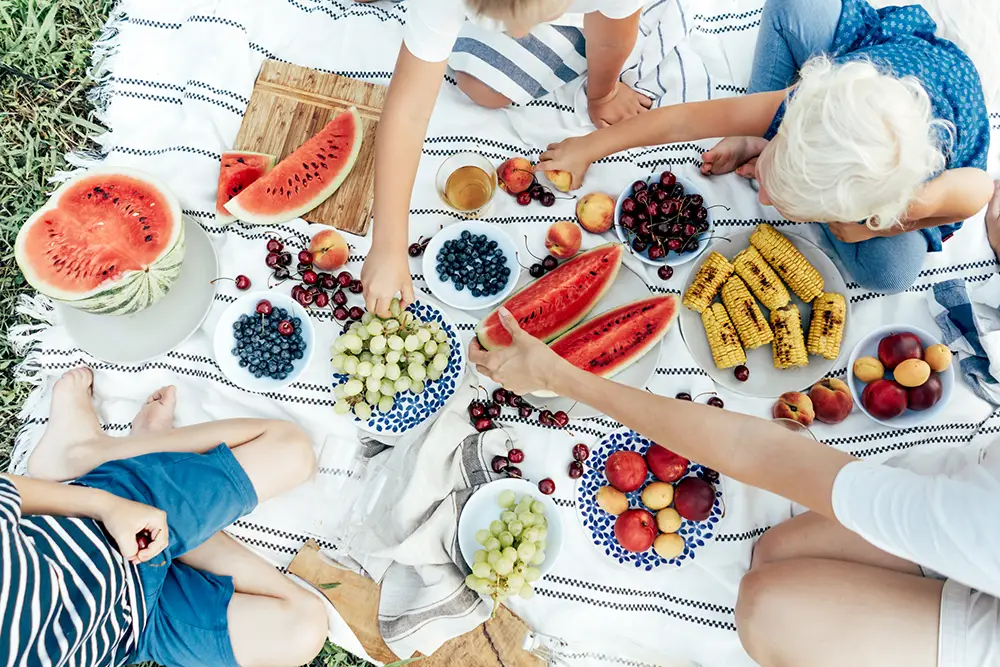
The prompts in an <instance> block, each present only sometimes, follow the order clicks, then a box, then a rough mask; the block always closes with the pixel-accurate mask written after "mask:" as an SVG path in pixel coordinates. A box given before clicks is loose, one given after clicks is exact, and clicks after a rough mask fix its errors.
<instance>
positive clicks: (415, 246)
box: [406, 243, 424, 257]
mask: <svg viewBox="0 0 1000 667" xmlns="http://www.w3.org/2000/svg"><path fill="white" fill-rule="evenodd" d="M406 252H407V254H408V255H409V256H410V257H420V256H421V255H423V254H424V249H423V248H421V247H420V244H419V243H411V244H410V247H409V248H407V249H406Z"/></svg>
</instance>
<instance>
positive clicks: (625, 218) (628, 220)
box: [618, 213, 635, 229]
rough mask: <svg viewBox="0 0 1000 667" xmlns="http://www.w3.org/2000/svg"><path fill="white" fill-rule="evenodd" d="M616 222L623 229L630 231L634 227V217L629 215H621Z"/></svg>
mask: <svg viewBox="0 0 1000 667" xmlns="http://www.w3.org/2000/svg"><path fill="white" fill-rule="evenodd" d="M618 222H619V223H621V226H622V227H624V228H625V229H632V228H634V227H635V216H634V215H632V214H631V213H622V217H621V218H619V219H618Z"/></svg>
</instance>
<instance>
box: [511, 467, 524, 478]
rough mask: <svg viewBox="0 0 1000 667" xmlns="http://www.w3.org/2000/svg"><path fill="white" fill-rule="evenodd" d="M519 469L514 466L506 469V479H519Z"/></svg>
mask: <svg viewBox="0 0 1000 667" xmlns="http://www.w3.org/2000/svg"><path fill="white" fill-rule="evenodd" d="M521 476H522V475H521V469H520V468H518V467H516V466H511V467H509V468H507V477H509V478H510V479H521Z"/></svg>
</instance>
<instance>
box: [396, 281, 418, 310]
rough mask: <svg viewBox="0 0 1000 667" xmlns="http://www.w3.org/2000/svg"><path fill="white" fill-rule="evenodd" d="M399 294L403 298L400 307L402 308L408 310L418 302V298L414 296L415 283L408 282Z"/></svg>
mask: <svg viewBox="0 0 1000 667" xmlns="http://www.w3.org/2000/svg"><path fill="white" fill-rule="evenodd" d="M399 294H400V297H401V298H400V306H402V307H403V308H406V307H407V306H409V305H410V304H411V303H413V302H414V301H416V298H415V297H414V296H413V281H412V280H407V281H406V283H405V284H404V285H403V288H402V289H401V290H400V292H399Z"/></svg>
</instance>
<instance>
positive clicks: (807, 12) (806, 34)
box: [748, 0, 927, 294]
mask: <svg viewBox="0 0 1000 667" xmlns="http://www.w3.org/2000/svg"><path fill="white" fill-rule="evenodd" d="M841 7H842V5H841V0H767V2H766V3H765V5H764V13H763V14H762V16H761V23H760V32H759V34H758V36H757V48H756V51H755V52H754V57H753V69H752V71H751V74H750V87H749V90H748V92H750V93H762V92H768V91H773V90H784V89H785V88H788V87H789V86H791V85H792V84H793V83H795V79H796V78H797V76H798V72H799V70H800V69H801V68H802V65H803V64H805V62H806V61H807V60H809V58H811V57H813V56H816V55H820V54H823V53H828V52H829V51H830V48H831V46H832V45H833V40H834V36H835V35H836V34H837V24H838V23H839V21H840V10H841ZM823 232H824V234H825V235H826V238H827V240H828V241H829V242H830V245H831V246H832V247H833V250H834V252H836V254H837V256H838V257H839V258H840V261H841V263H842V264H843V266H844V268H845V269H846V270H847V272H848V273H849V274H850V277H851V279H853V281H854V282H856V283H857V284H858V285H860V286H861V287H863V288H865V289H870V290H873V291H875V292H882V293H886V294H894V293H896V292H902V291H904V290H905V289H907V288H908V287H910V285H912V284H913V283H914V281H916V279H917V276H918V275H919V274H920V269H921V267H922V266H923V263H924V256H925V255H926V254H927V241H926V239H925V238H924V235H923V234H921V233H920V232H919V231H913V232H904V233H902V234H897V235H896V236H886V237H877V238H873V239H869V240H868V241H862V242H861V243H844V242H843V241H840V240H839V239H837V238H836V237H835V236H834V235H833V234H831V233H830V231H829V228H828V227H827V226H826V225H823Z"/></svg>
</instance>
